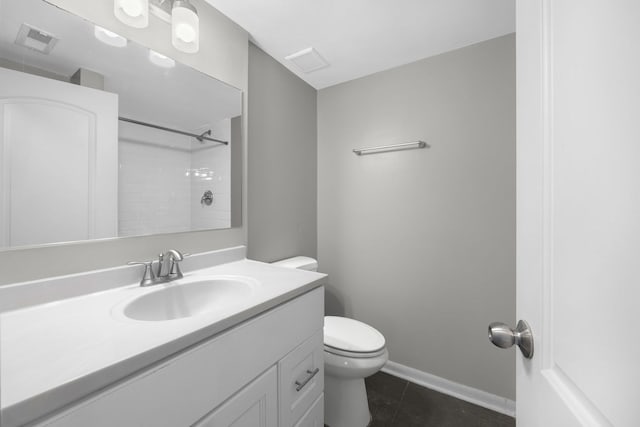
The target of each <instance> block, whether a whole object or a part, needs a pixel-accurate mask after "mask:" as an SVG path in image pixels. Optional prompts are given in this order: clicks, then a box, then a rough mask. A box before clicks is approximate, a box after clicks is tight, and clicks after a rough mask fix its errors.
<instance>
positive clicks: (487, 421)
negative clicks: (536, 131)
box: [365, 372, 516, 427]
mask: <svg viewBox="0 0 640 427" xmlns="http://www.w3.org/2000/svg"><path fill="white" fill-rule="evenodd" d="M365 383H366V385H367V394H368V396H369V409H370V410H371V415H372V417H373V421H372V422H371V424H370V427H391V426H393V427H418V426H420V427H431V426H433V427H514V426H515V425H516V421H515V419H513V418H511V417H509V416H506V415H503V414H500V413H497V412H494V411H491V410H489V409H486V408H483V407H480V406H477V405H474V404H472V403H468V402H465V401H463V400H460V399H456V398H455V397H451V396H448V395H446V394H442V393H439V392H437V391H433V390H430V389H428V388H424V387H421V386H419V385H416V384H414V383H410V382H408V381H406V380H403V379H400V378H397V377H394V376H392V375H389V374H385V373H384V372H379V373H377V374H375V375H373V376H371V377H369V378H367V379H366V380H365Z"/></svg>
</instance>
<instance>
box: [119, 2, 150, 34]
mask: <svg viewBox="0 0 640 427" xmlns="http://www.w3.org/2000/svg"><path fill="white" fill-rule="evenodd" d="M113 13H114V14H115V15H116V18H118V20H119V21H120V22H122V23H123V24H126V25H128V26H130V27H133V28H147V27H148V26H149V0H113Z"/></svg>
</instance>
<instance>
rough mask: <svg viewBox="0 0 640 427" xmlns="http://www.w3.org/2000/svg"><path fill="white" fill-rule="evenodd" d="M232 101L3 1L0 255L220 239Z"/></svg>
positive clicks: (25, 6) (186, 76)
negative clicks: (73, 244)
mask: <svg viewBox="0 0 640 427" xmlns="http://www.w3.org/2000/svg"><path fill="white" fill-rule="evenodd" d="M241 97H242V95H241V91H240V90H238V89H236V88H234V87H231V86H229V85H227V84H225V83H222V82H220V81H218V80H216V79H214V78H212V77H210V76H207V75H205V74H203V73H200V72H198V71H196V70H193V69H191V68H190V67H188V66H185V65H183V64H180V63H178V62H176V61H174V60H173V59H171V58H168V57H166V56H164V55H162V54H160V53H158V52H154V51H152V50H150V49H148V48H145V47H143V46H141V45H138V44H136V43H134V42H132V41H130V40H126V39H124V38H123V37H120V36H119V35H117V34H114V33H112V32H110V31H108V30H106V29H103V28H100V27H97V26H95V25H93V24H91V23H90V22H88V21H85V20H83V19H81V18H79V17H77V16H75V15H72V14H70V13H68V12H66V11H64V10H61V9H59V8H57V7H55V6H52V5H50V4H48V3H46V2H44V1H42V0H11V1H4V2H3V4H2V14H1V15H0V168H1V169H0V247H16V246H24V245H37V244H44V243H54V242H68V241H76V240H86V239H98V238H108V237H116V236H134V235H147V234H157V233H169V232H180V231H191V230H202V229H216V228H228V227H230V226H231V218H232V212H231V198H232V194H231V188H232V186H231V179H230V177H231V152H232V151H233V150H232V149H231V147H233V146H234V144H237V146H239V145H240V144H241V140H240V135H239V130H240V128H241V126H240V125H239V123H240V115H241V113H242V101H241ZM233 187H234V188H237V187H238V185H236V184H234V185H233ZM234 197H235V196H234ZM233 216H234V217H237V216H238V213H237V212H234V213H233Z"/></svg>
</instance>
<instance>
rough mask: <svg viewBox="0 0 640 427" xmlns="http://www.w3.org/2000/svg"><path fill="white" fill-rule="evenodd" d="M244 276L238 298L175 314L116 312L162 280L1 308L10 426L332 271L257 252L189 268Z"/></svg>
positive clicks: (0, 377) (1, 375) (0, 369)
mask: <svg viewBox="0 0 640 427" xmlns="http://www.w3.org/2000/svg"><path fill="white" fill-rule="evenodd" d="M195 275H198V276H209V275H215V276H218V275H226V276H243V277H249V278H253V279H255V280H257V281H258V282H259V286H257V288H256V290H255V292H254V293H253V294H252V295H250V296H248V297H246V298H245V299H243V300H242V301H241V302H239V303H237V304H234V305H233V306H228V307H224V308H222V309H216V311H212V312H208V313H205V314H201V315H198V316H195V317H187V318H183V319H175V320H168V321H156V322H154V321H136V320H130V319H124V318H122V316H121V315H118V314H117V313H115V312H114V307H117V306H118V305H122V302H123V301H126V300H130V299H132V298H135V297H136V296H139V295H142V294H144V293H147V292H153V291H155V290H157V289H158V288H159V287H163V286H175V285H176V283H179V281H177V282H173V283H168V284H163V285H156V286H151V287H146V288H142V287H140V286H138V284H137V283H136V284H130V285H127V286H123V287H118V288H114V289H109V290H105V291H102V292H97V293H92V294H88V295H82V296H77V297H73V298H68V299H64V300H60V301H55V302H49V303H46V304H41V305H37V306H33V307H27V308H22V309H19V310H14V311H9V312H6V313H2V314H0V390H2V393H1V396H0V399H1V400H0V403H1V405H0V407H1V408H2V421H3V426H5V425H7V426H12V425H20V424H21V423H24V422H27V421H32V420H35V419H37V418H40V417H43V416H45V415H47V414H49V413H51V412H52V411H55V410H57V409H59V408H62V407H63V406H65V405H68V404H70V403H72V402H74V401H76V400H78V399H80V398H82V397H83V396H86V395H88V394H89V393H92V392H94V391H97V390H100V389H101V388H104V387H105V386H108V385H109V384H111V383H113V382H115V381H117V380H120V379H122V378H124V377H126V376H129V375H131V374H133V373H135V372H136V371H139V370H140V369H143V368H145V367H147V366H149V365H151V364H153V363H155V362H157V361H160V360H161V359H163V358H166V357H168V356H170V355H172V354H175V353H176V352H179V351H181V350H183V349H185V348H187V347H189V346H191V345H193V344H195V343H197V342H199V341H202V340H204V339H207V338H209V337H211V336H213V335H215V334H217V333H220V332H222V331H224V330H225V329H228V328H230V327H232V326H234V325H237V324H238V323H240V322H242V321H244V320H247V319H249V318H251V317H253V316H255V315H257V314H259V313H262V312H264V311H266V310H268V309H270V308H273V307H275V306H277V305H279V304H281V303H283V302H285V301H287V300H290V299H292V298H294V297H296V296H298V295H301V294H302V293H305V292H307V291H309V290H311V289H314V288H316V287H318V286H320V285H322V284H323V282H324V278H325V277H326V275H324V274H320V273H315V272H310V271H303V270H290V269H285V268H280V267H275V266H272V265H270V264H265V263H261V262H256V261H250V260H241V261H236V262H230V263H227V264H222V265H217V266H214V267H211V268H204V269H201V270H196V271H193V272H189V273H185V279H186V278H190V277H193V276H195Z"/></svg>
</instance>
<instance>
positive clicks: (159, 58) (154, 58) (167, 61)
mask: <svg viewBox="0 0 640 427" xmlns="http://www.w3.org/2000/svg"><path fill="white" fill-rule="evenodd" d="M149 61H151V62H152V63H153V64H155V65H157V66H158V67H162V68H173V67H175V66H176V61H174V60H173V59H171V58H169V57H168V56H165V55H163V54H161V53H158V52H156V51H155V50H151V49H149Z"/></svg>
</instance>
